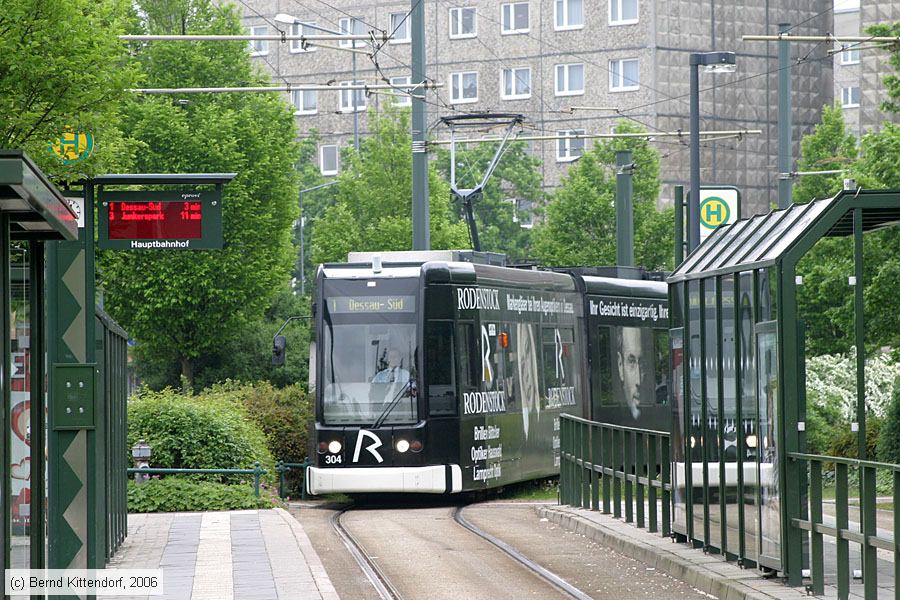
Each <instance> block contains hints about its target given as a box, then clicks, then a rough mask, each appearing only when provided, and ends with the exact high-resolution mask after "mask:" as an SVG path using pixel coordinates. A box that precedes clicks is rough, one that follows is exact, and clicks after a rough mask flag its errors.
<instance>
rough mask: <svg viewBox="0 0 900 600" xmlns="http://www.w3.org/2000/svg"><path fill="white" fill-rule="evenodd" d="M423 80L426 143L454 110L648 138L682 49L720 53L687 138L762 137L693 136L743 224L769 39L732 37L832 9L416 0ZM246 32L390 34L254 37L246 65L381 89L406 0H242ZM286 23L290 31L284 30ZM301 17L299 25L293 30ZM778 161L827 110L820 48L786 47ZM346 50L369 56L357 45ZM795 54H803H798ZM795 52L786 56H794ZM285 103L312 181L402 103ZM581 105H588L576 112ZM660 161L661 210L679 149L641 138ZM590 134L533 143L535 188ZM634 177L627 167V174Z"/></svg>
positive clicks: (671, 91) (681, 92)
mask: <svg viewBox="0 0 900 600" xmlns="http://www.w3.org/2000/svg"><path fill="white" fill-rule="evenodd" d="M424 2H425V23H426V26H425V28H426V31H425V38H426V64H427V76H428V78H429V79H430V80H432V81H435V82H438V83H440V84H442V85H443V87H441V88H438V89H435V90H429V91H428V93H427V95H426V102H427V105H426V106H427V109H426V110H427V122H428V123H429V124H430V126H431V129H430V130H429V135H430V137H431V138H432V139H447V138H448V137H449V135H448V134H449V132H448V131H447V130H446V128H444V127H442V126H441V125H440V124H439V123H438V122H437V120H438V118H439V117H442V116H448V115H453V114H459V113H467V112H495V113H519V114H522V115H523V116H524V117H525V119H526V124H525V127H524V128H523V135H540V136H555V135H558V134H561V133H562V134H565V132H578V133H586V134H595V133H606V132H609V131H610V130H611V129H612V128H613V127H614V125H615V123H616V122H617V121H618V120H621V119H623V118H624V119H629V120H631V121H633V122H637V123H639V124H641V126H642V127H644V128H645V129H646V130H647V131H648V133H650V134H652V133H653V132H660V131H679V130H680V131H685V132H687V131H688V130H689V75H690V68H689V62H688V61H689V54H690V53H692V52H705V51H713V50H728V51H734V52H735V53H736V55H737V71H736V72H735V73H730V74H710V75H707V74H701V80H700V82H701V83H700V88H701V92H700V102H701V103H700V109H701V129H703V130H733V129H761V130H762V131H763V133H762V135H756V136H744V137H742V138H741V139H727V140H720V141H715V142H705V143H704V144H703V145H702V148H701V178H702V180H703V183H704V185H707V184H712V183H717V184H723V185H734V186H737V187H738V188H739V189H740V190H741V191H742V195H743V209H742V212H743V214H744V216H746V215H749V214H753V213H756V212H761V211H765V210H768V208H769V207H770V206H771V205H772V204H773V203H775V202H776V188H777V177H778V174H777V169H776V168H775V165H776V163H777V155H778V147H777V122H776V119H777V114H776V111H775V107H776V106H777V96H776V94H777V76H778V73H777V67H778V63H777V44H776V43H773V42H744V41H742V40H741V36H742V35H744V34H765V33H769V34H774V33H777V31H778V23H783V22H784V23H791V24H796V26H795V27H794V28H793V29H792V33H794V34H798V35H815V34H822V33H824V32H826V31H830V30H832V26H833V24H834V19H835V16H834V15H833V11H832V10H831V8H832V2H833V0H813V1H806V2H801V1H799V0H765V1H764V2H761V3H759V4H750V5H747V4H746V3H743V2H735V1H733V0H728V1H722V0H707V1H703V2H698V1H696V0H666V1H658V0H521V1H513V2H493V1H489V0H424ZM243 4H244V6H245V16H244V22H245V25H246V27H247V29H248V31H249V32H250V33H255V34H263V33H265V34H277V33H278V32H279V31H285V32H286V33H294V34H298V33H300V32H303V33H307V34H310V33H321V31H320V29H321V28H325V29H328V30H332V31H343V32H351V33H367V32H369V31H377V32H381V31H386V32H388V33H392V34H393V35H392V39H391V41H390V42H388V43H386V44H384V45H383V47H381V48H380V49H379V50H378V52H377V53H376V55H375V58H374V59H371V58H370V57H369V56H367V55H366V54H364V53H353V52H347V51H346V50H352V49H353V48H352V45H353V42H350V41H345V42H340V43H338V42H333V43H330V44H329V45H332V46H338V47H342V48H343V50H337V49H330V48H321V47H313V46H308V47H306V48H304V47H302V46H301V44H300V43H299V42H292V41H289V40H288V41H285V42H268V43H263V42H255V43H254V52H253V54H254V60H255V61H257V62H258V64H259V65H260V67H261V68H264V69H268V70H269V71H270V72H271V74H272V78H273V83H275V84H282V85H283V84H285V83H289V84H291V85H297V84H305V83H316V84H326V83H330V84H332V85H334V86H335V87H337V88H339V87H340V85H341V84H344V83H349V82H351V81H357V82H366V83H384V82H385V81H389V82H391V83H392V84H394V85H402V84H405V83H408V82H409V76H410V70H411V67H410V62H411V57H410V48H411V44H410V38H411V35H410V27H409V25H410V22H409V19H407V15H408V12H409V10H410V6H411V3H410V1H408V0H407V1H402V0H401V1H391V0H371V1H369V2H352V1H349V0H330V2H328V3H324V2H300V1H299V0H246V1H245V2H244V3H243ZM279 14H281V15H289V16H290V17H292V18H294V19H296V23H295V24H293V25H291V24H286V23H285V22H284V21H285V17H284V16H282V17H280V19H278V20H276V18H275V17H276V15H279ZM304 24H305V25H304ZM792 46H793V47H792V57H793V58H794V61H793V63H792V67H791V76H792V77H791V79H792V103H793V139H794V155H795V156H796V152H797V149H798V147H799V144H798V140H799V139H800V137H801V136H802V135H803V134H805V133H807V132H809V131H811V130H812V128H813V127H814V126H815V124H816V123H817V122H818V120H819V117H820V111H821V107H822V106H823V105H824V104H829V103H831V102H833V101H834V97H835V89H836V84H834V83H833V82H834V76H833V70H834V69H835V68H836V67H835V60H839V59H833V58H832V56H831V55H830V54H829V53H828V52H827V50H828V49H827V48H826V49H822V48H821V46H820V47H819V48H818V49H817V50H816V51H814V52H812V53H810V54H807V53H809V51H810V48H809V47H804V46H801V45H800V44H793V45H792ZM359 49H360V50H365V51H367V52H371V47H370V46H368V45H364V46H362V45H361V46H360V48H359ZM805 55H806V56H805ZM798 59H802V60H798ZM289 95H290V100H291V101H292V103H293V104H294V106H295V111H296V112H295V114H296V118H297V122H298V126H299V130H300V132H301V135H307V134H308V133H309V132H310V131H311V130H313V129H315V130H317V131H318V133H319V136H320V148H319V161H320V168H321V170H322V173H323V174H326V175H333V174H336V173H337V172H339V171H340V164H339V163H340V159H339V154H340V148H341V147H343V146H346V145H349V144H353V143H354V139H358V138H359V136H365V135H366V132H367V130H368V129H367V114H366V111H367V110H369V109H372V108H374V109H375V110H376V111H377V110H379V108H381V107H383V106H384V104H385V103H386V102H399V103H401V104H409V98H408V97H406V96H404V95H402V94H399V95H398V94H395V93H393V92H390V91H388V92H378V93H374V92H372V93H369V94H368V95H367V94H365V93H362V92H358V93H355V92H352V91H350V90H346V91H319V92H302V91H297V90H294V91H293V92H291V93H290V94H289ZM585 107H590V109H587V108H585ZM655 142H656V144H657V147H658V148H659V150H660V154H661V156H662V161H661V168H662V179H663V183H664V186H663V193H662V197H661V201H660V202H661V204H666V203H671V199H672V197H673V192H672V188H673V186H674V185H676V184H683V185H685V186H687V184H688V180H689V145H688V139H687V136H685V137H684V138H683V139H678V138H675V139H668V138H657V139H656V140H655ZM591 144H592V141H591V140H578V139H574V140H573V139H569V140H546V141H536V142H533V143H532V144H531V145H530V147H531V150H532V152H533V153H534V154H535V155H536V156H537V157H538V158H540V159H541V161H542V169H543V176H544V182H545V187H547V188H553V187H556V186H557V185H559V182H560V179H561V177H563V176H564V174H565V173H566V171H567V169H568V167H569V165H571V163H572V161H574V160H576V159H577V157H578V156H580V154H581V153H582V152H583V151H584V149H585V148H589V147H590V146H591ZM638 168H640V165H638Z"/></svg>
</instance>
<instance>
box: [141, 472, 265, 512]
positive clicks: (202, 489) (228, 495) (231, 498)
mask: <svg viewBox="0 0 900 600" xmlns="http://www.w3.org/2000/svg"><path fill="white" fill-rule="evenodd" d="M251 482H252V477H251ZM276 504H278V501H277V499H275V498H273V497H272V496H271V495H269V494H268V493H265V494H261V495H260V497H259V498H257V497H256V496H255V495H254V493H253V485H252V483H243V484H234V485H227V484H223V483H214V482H211V481H193V480H190V479H187V478H184V477H178V476H174V475H171V476H168V477H166V478H164V479H150V480H148V481H145V482H144V483H142V484H141V485H135V484H134V482H133V481H129V482H128V512H140V513H142V512H185V511H205V510H244V509H252V508H272V506H274V505H276Z"/></svg>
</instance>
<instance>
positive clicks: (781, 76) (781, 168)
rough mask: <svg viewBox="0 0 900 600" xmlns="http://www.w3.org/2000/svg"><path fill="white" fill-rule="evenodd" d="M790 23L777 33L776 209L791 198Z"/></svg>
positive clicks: (781, 24)
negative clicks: (778, 34)
mask: <svg viewBox="0 0 900 600" xmlns="http://www.w3.org/2000/svg"><path fill="white" fill-rule="evenodd" d="M790 28H791V25H790V23H779V24H778V32H779V33H780V34H782V35H783V36H784V37H783V38H782V39H780V40H779V41H778V172H779V173H781V174H782V175H779V176H778V208H787V207H789V206H790V205H791V204H792V202H793V200H792V198H791V177H790V175H788V176H787V177H785V176H784V175H783V174H785V173H788V174H789V173H790V172H791V162H793V161H792V157H791V154H792V152H791V62H790V60H791V46H790V44H791V42H790V39H789V36H788V35H787V32H788V30H790Z"/></svg>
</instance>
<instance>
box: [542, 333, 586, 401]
mask: <svg viewBox="0 0 900 600" xmlns="http://www.w3.org/2000/svg"><path fill="white" fill-rule="evenodd" d="M574 337H575V333H574V331H573V330H571V329H563V328H556V327H544V328H543V329H542V331H541V342H542V343H541V349H542V355H543V360H544V364H543V368H544V387H548V388H550V387H567V386H573V385H575V383H574V382H575V378H576V377H577V375H578V372H577V367H576V365H575V360H574V356H573V354H574V343H573V340H574Z"/></svg>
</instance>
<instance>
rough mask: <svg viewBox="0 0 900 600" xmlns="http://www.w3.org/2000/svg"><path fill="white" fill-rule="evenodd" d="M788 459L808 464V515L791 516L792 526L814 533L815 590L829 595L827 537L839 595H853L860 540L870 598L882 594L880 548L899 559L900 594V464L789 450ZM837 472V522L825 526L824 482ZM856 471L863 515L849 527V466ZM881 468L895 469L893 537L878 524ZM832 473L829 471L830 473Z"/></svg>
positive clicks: (896, 591) (812, 565)
mask: <svg viewBox="0 0 900 600" xmlns="http://www.w3.org/2000/svg"><path fill="white" fill-rule="evenodd" d="M787 456H788V459H789V460H792V461H798V462H801V463H803V465H804V466H806V465H808V467H809V519H798V518H794V519H791V520H790V526H791V527H792V528H798V529H801V530H803V531H804V532H808V535H809V537H810V540H809V541H810V543H809V548H810V577H811V579H812V585H811V586H810V590H811V591H812V593H813V594H824V593H825V561H824V556H823V555H824V549H823V543H822V542H823V536H828V537H831V538H834V541H835V545H836V546H837V551H836V560H837V563H836V570H837V573H836V575H837V588H838V598H847V597H848V596H849V594H850V576H851V572H850V548H849V546H850V542H854V543H857V544H859V546H860V550H861V554H862V580H863V588H864V594H865V597H866V598H876V597H877V596H878V565H877V561H878V557H877V553H878V550H879V549H881V550H887V551H888V552H891V553H892V554H893V560H894V597H895V598H900V587H898V583H900V519H898V507H900V465H892V464H887V463H878V462H871V461H865V460H854V459H850V458H836V457H833V456H818V455H814V454H801V453H797V452H789V453H788V454H787ZM831 469H833V470H834V486H835V488H834V512H835V514H834V525H833V526H831V525H826V524H825V523H824V519H823V509H822V508H823V502H822V487H823V486H822V482H823V471H825V470H828V471H830V470H831ZM851 469H855V470H856V475H858V478H859V492H860V494H859V498H858V502H859V506H858V509H859V519H858V524H857V527H856V528H851V527H850V519H849V509H850V506H851V503H850V495H849V492H850V486H851V483H850V477H849V474H850V470H851ZM878 471H882V472H885V473H891V477H892V479H893V482H892V483H893V511H892V512H893V521H892V525H893V535H892V537H880V536H879V535H878V524H877V518H876V517H877V512H876V509H877V506H876V505H877V496H878V494H877V489H876V474H877V472H878ZM826 472H827V471H826Z"/></svg>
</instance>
